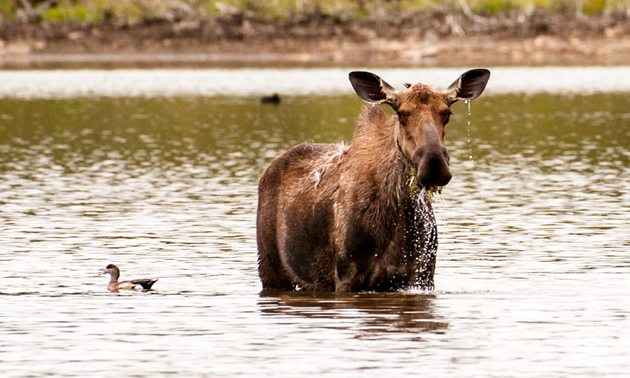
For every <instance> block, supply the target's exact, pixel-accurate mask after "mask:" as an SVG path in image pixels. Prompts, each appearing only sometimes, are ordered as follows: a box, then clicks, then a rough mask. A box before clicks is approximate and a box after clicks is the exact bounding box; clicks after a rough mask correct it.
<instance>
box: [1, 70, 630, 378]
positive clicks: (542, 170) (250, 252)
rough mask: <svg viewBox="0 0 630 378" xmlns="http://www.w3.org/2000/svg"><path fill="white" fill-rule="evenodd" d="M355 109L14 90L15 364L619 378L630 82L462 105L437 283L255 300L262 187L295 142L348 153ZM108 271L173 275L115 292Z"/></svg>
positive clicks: (335, 101)
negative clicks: (425, 287) (341, 145)
mask: <svg viewBox="0 0 630 378" xmlns="http://www.w3.org/2000/svg"><path fill="white" fill-rule="evenodd" d="M344 75H345V74H344ZM383 76H385V75H383ZM455 76H456V75H455ZM453 80H454V77H453ZM450 81H452V80H447V82H446V83H444V85H447V84H448V83H450ZM261 92H262V90H261ZM53 97H54V96H53ZM361 106H362V104H361V102H360V100H358V99H356V98H355V97H354V96H351V95H345V94H340V95H326V94H323V93H320V94H319V95H312V94H311V95H299V94H295V95H291V96H285V97H284V101H283V103H282V104H281V105H279V106H268V105H261V104H259V103H258V98H257V97H251V96H238V97H233V96H210V97H207V96H201V95H198V94H197V95H191V94H188V95H181V94H180V95H177V96H156V97H152V96H126V97H116V96H103V95H99V96H92V95H90V96H82V97H72V96H69V97H67V96H62V97H61V98H48V97H47V96H32V97H28V96H26V97H23V98H16V97H11V96H8V97H5V98H4V99H2V100H0V230H1V232H0V249H1V250H2V254H1V255H0V260H1V266H2V269H0V300H1V301H2V309H1V310H0V340H2V341H0V363H1V366H2V370H3V374H5V375H7V376H15V377H18V376H20V377H22V376H33V377H35V376H44V375H54V376H77V377H85V376H111V375H112V371H113V372H114V373H115V374H118V375H123V376H140V377H155V376H167V375H171V376H202V377H233V376H274V377H294V376H305V375H307V374H308V375H317V376H335V377H338V376H346V377H355V376H383V375H387V376H393V375H399V376H411V375H417V374H425V375H431V376H470V377H488V376H527V377H538V376H550V377H551V376H557V377H566V376H615V375H618V376H623V375H625V374H626V373H627V371H628V368H630V362H628V359H627V351H628V350H629V349H630V342H629V341H628V340H630V331H628V330H630V321H629V318H628V317H629V316H630V313H629V312H630V311H629V310H628V309H629V308H630V299H628V298H630V296H629V295H628V294H630V292H629V290H630V289H629V288H630V275H629V273H630V256H629V254H628V250H629V249H630V238H629V237H628V235H630V222H629V219H630V194H629V192H628V188H629V187H630V182H629V181H630V172H629V171H630V169H629V168H628V167H630V161H629V160H630V152H629V148H628V147H629V146H630V96H629V95H628V93H625V92H606V93H591V94H588V95H582V94H578V93H577V91H575V92H573V93H569V94H558V93H535V94H522V93H512V94H501V93H495V94H494V95H492V93H491V92H490V93H489V94H488V95H487V96H486V95H484V96H482V97H480V98H479V99H478V100H475V101H474V102H473V103H472V115H471V116H470V117H469V116H468V115H467V112H468V111H467V108H466V105H465V104H456V105H454V112H455V114H456V115H455V116H454V117H453V118H452V120H451V123H450V124H449V125H448V128H447V147H448V148H449V151H450V154H451V166H452V168H453V175H454V178H453V180H452V182H451V183H450V184H449V185H448V186H447V187H446V188H445V190H444V192H443V197H444V198H443V199H442V200H440V201H437V203H436V204H435V207H436V217H437V220H438V223H439V225H438V227H439V231H440V247H439V252H438V263H437V270H436V290H435V291H434V292H431V293H425V292H404V293H394V294H374V293H362V294H350V295H334V294H323V293H319V294H308V293H270V294H267V295H261V294H260V289H261V287H260V283H259V280H258V276H257V270H256V243H255V215H256V214H255V212H256V190H257V189H256V184H257V179H258V177H259V176H260V174H261V172H262V171H263V170H264V168H265V167H266V166H267V165H268V164H269V162H270V161H271V159H272V158H273V157H274V156H276V155H277V154H278V153H280V152H281V151H284V150H286V149H287V148H289V147H290V146H292V145H294V144H297V143H301V142H303V141H315V142H342V141H346V142H347V141H349V140H350V138H351V136H352V132H353V129H354V121H355V118H356V116H357V115H358V112H359V110H360V108H361ZM469 121H470V126H468V122H469ZM471 156H472V159H471ZM108 263H115V264H117V265H118V266H120V267H121V269H122V275H123V278H125V277H127V278H140V277H144V276H148V277H152V276H155V277H159V278H160V280H159V281H158V282H157V283H156V284H155V287H154V288H155V290H154V291H152V292H146V293H119V294H111V293H108V292H107V291H106V284H107V280H108V278H107V277H105V276H98V275H97V273H98V271H99V270H100V269H102V268H103V267H105V265H107V264H108Z"/></svg>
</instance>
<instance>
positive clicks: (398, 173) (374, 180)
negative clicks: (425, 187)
mask: <svg viewBox="0 0 630 378" xmlns="http://www.w3.org/2000/svg"><path fill="white" fill-rule="evenodd" d="M399 127H400V125H399V124H398V121H397V120H396V119H395V118H393V117H388V116H387V115H386V114H385V112H383V110H382V109H381V108H380V107H373V106H366V107H365V108H364V109H363V112H362V114H361V116H360V117H359V121H358V124H357V129H356V131H355V134H354V136H353V138H352V142H351V143H350V149H349V158H350V159H354V160H355V162H353V164H356V165H355V166H357V167H360V169H358V170H357V171H356V172H357V175H358V176H359V177H356V178H357V179H358V181H359V184H360V185H362V186H367V187H368V188H371V189H372V190H373V191H376V192H378V193H374V195H375V196H376V197H377V198H381V199H383V200H385V201H387V202H388V203H386V204H385V203H384V204H381V205H389V206H392V205H394V206H396V205H399V204H400V203H401V202H407V201H408V200H409V195H410V191H409V185H408V180H409V173H413V172H414V168H413V163H412V162H411V161H410V160H409V159H407V158H406V157H405V155H404V154H403V153H402V151H401V150H400V146H399V143H398V142H397V138H398V135H397V134H398V132H399V130H398V128H399ZM364 189H366V188H364ZM392 200H394V202H395V203H392V202H391V201H392Z"/></svg>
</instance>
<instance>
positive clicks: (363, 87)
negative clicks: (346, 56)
mask: <svg viewBox="0 0 630 378" xmlns="http://www.w3.org/2000/svg"><path fill="white" fill-rule="evenodd" d="M349 77H350V83H351V84H352V87H353V88H354V91H355V92H356V93H357V95H358V96H359V97H360V98H361V99H362V100H363V101H366V102H369V103H371V104H381V103H387V104H389V105H391V107H392V108H394V110H396V109H398V91H397V90H395V89H394V88H393V87H392V86H391V85H389V84H387V82H385V81H384V80H383V79H381V78H380V77H378V76H376V75H374V74H373V73H370V72H365V71H353V72H350V75H349Z"/></svg>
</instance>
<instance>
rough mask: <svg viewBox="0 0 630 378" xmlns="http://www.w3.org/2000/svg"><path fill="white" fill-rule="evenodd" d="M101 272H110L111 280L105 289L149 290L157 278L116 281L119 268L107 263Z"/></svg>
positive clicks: (118, 275)
mask: <svg viewBox="0 0 630 378" xmlns="http://www.w3.org/2000/svg"><path fill="white" fill-rule="evenodd" d="M101 274H110V275H111V277H112V278H111V280H110V281H109V284H108V285H107V290H109V291H118V290H151V286H153V284H154V283H155V282H156V281H157V280H158V279H157V278H140V279H137V280H129V281H118V278H120V269H118V267H117V266H116V265H114V264H109V265H107V266H106V267H105V269H103V271H102V272H101Z"/></svg>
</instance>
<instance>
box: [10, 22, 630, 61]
mask: <svg viewBox="0 0 630 378" xmlns="http://www.w3.org/2000/svg"><path fill="white" fill-rule="evenodd" d="M628 21H630V20H629V19H628V16H627V15H616V16H605V17H604V16H600V17H596V18H586V17H580V18H578V17H567V16H561V15H546V14H530V15H527V16H525V15H512V16H509V17H508V16H501V17H495V18H480V17H474V18H469V17H466V16H465V15H446V16H443V17H442V16H435V15H431V16H415V17H414V18H412V19H403V20H389V21H366V22H341V21H339V20H334V19H330V18H326V17H321V16H317V15H314V16H313V17H309V18H301V19H295V20H287V21H276V22H265V21H257V20H252V19H248V18H246V17H243V16H234V17H227V18H222V19H209V20H203V21H184V22H155V23H151V24H143V25H110V24H98V25H60V24H51V23H36V24H5V25H2V26H0V66H2V67H4V68H26V67H58V66H64V67H65V66H80V67H81V66H112V67H129V66H202V67H219V66H221V67H225V66H278V65H280V66H478V65H484V66H497V65H627V64H630V22H628Z"/></svg>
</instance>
